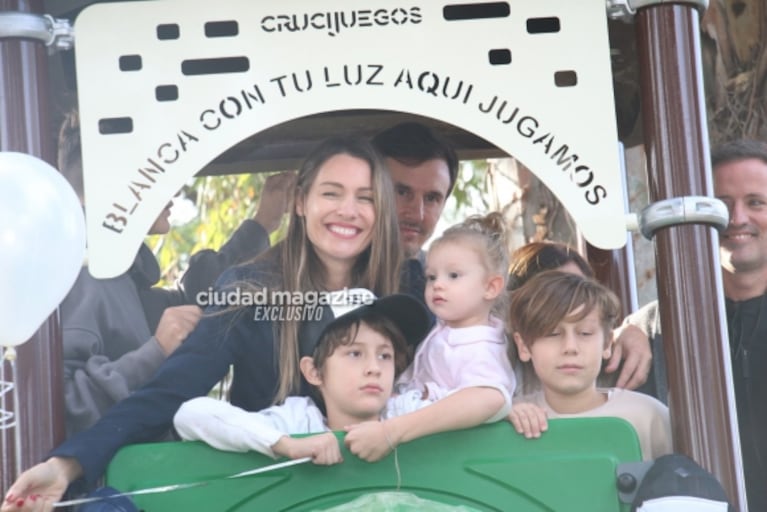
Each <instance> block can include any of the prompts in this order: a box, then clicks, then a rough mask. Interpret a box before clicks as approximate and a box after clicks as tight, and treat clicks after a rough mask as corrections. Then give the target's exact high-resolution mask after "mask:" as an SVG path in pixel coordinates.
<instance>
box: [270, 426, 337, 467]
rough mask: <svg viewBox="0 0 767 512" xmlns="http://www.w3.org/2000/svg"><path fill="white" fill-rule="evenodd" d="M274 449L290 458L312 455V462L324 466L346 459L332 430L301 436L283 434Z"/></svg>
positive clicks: (275, 451) (273, 446)
mask: <svg viewBox="0 0 767 512" xmlns="http://www.w3.org/2000/svg"><path fill="white" fill-rule="evenodd" d="M272 451H273V452H274V453H276V454H277V455H282V456H283V457H288V458H290V459H302V458H304V457H311V458H312V463H314V464H319V465H322V466H330V465H333V464H338V463H339V462H343V461H344V459H343V457H342V456H341V449H340V448H339V447H338V439H336V436H335V434H333V433H332V432H326V433H325V434H318V435H316V436H309V437H300V438H295V437H290V436H283V437H281V438H280V439H279V441H277V442H276V443H274V445H272Z"/></svg>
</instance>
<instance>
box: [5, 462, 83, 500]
mask: <svg viewBox="0 0 767 512" xmlns="http://www.w3.org/2000/svg"><path fill="white" fill-rule="evenodd" d="M81 473H82V468H81V467H80V463H79V462H77V461H76V460H75V459H65V458H60V457H53V458H52V459H48V460H47V461H45V462H43V463H40V464H38V465H36V466H33V467H32V468H30V469H28V470H27V471H25V472H23V473H22V474H21V475H20V476H19V478H18V479H16V482H15V483H14V484H13V485H12V486H11V488H10V489H8V492H7V493H6V495H5V498H4V500H3V504H2V507H0V511H1V512H31V511H34V512H42V511H49V510H53V504H54V503H56V502H57V501H59V500H61V497H62V496H63V495H64V492H65V491H66V490H67V487H68V486H69V484H70V482H72V481H74V480H75V479H76V478H77V477H78V476H80V474H81Z"/></svg>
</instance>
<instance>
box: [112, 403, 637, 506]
mask: <svg viewBox="0 0 767 512" xmlns="http://www.w3.org/2000/svg"><path fill="white" fill-rule="evenodd" d="M398 458H399V467H400V470H401V477H402V487H401V490H402V491H404V492H411V493H414V494H416V495H418V496H420V497H421V498H426V499H431V500H435V501H439V502H443V503H447V504H451V505H464V506H467V507H471V508H473V509H476V510H481V511H491V510H492V511H504V512H505V511H509V510H519V511H525V512H537V511H556V512H559V511H589V512H619V511H625V510H628V507H627V506H623V505H621V504H620V502H619V500H618V492H617V490H616V485H615V481H616V478H615V470H616V467H617V465H618V464H619V463H620V462H629V461H638V460H640V459H641V454H640V449H639V442H638V440H637V437H636V433H635V432H634V430H633V428H632V427H631V426H630V425H629V424H628V423H627V422H625V421H623V420H620V419H617V418H578V419H560V420H551V421H550V422H549V431H548V432H546V433H545V434H544V435H543V436H542V437H541V438H539V439H534V440H527V439H525V438H524V437H522V436H520V435H518V434H517V433H516V432H514V430H513V428H512V426H511V425H510V424H509V423H507V422H500V423H496V424H494V425H484V426H481V427H477V428H474V429H470V430H463V431H457V432H447V433H444V434H437V435H433V436H429V437H426V438H423V439H419V440H417V441H414V442H411V443H408V444H406V445H402V446H400V447H399V449H398ZM274 462H275V461H273V460H272V459H270V458H268V457H265V456H263V455H260V454H258V453H228V452H221V451H218V450H215V449H213V448H210V447H208V446H206V445H204V444H202V443H197V442H194V443H182V442H176V443H154V444H143V445H133V446H128V447H126V448H123V449H122V450H121V451H120V452H119V453H118V454H117V456H116V457H115V458H114V460H113V461H112V464H111V465H110V466H109V470H108V472H107V482H108V484H109V485H111V486H113V487H115V488H117V489H119V490H121V491H123V492H127V491H132V490H137V489H142V488H147V487H155V486H161V485H168V484H175V483H186V482H196V481H210V482H209V483H208V484H207V485H204V486H201V487H195V488H190V489H182V490H177V491H172V492H167V493H163V494H153V495H142V496H136V497H135V498H134V499H135V501H136V503H137V504H138V506H139V508H141V509H142V510H144V511H145V512H168V511H176V510H184V511H186V512H194V511H199V512H211V511H245V510H249V511H250V510H265V511H270V512H276V511H287V510H290V511H299V512H301V511H312V510H323V509H325V508H330V507H332V506H336V505H339V504H342V503H346V502H349V501H352V500H353V499H355V498H357V497H359V496H360V495H362V494H364V493H370V492H380V491H391V490H395V489H396V485H397V473H396V469H395V465H394V456H393V455H389V456H388V457H387V458H385V459H383V460H381V461H379V462H377V463H374V464H370V463H367V462H364V461H361V460H359V459H358V458H356V457H355V456H353V455H351V454H350V453H348V452H344V462H343V463H342V464H338V465H335V466H315V465H313V464H311V463H308V464H301V465H298V466H293V467H290V468H284V469H278V470H275V471H272V472H268V473H264V474H260V475H253V476H249V477H244V478H239V479H235V480H222V478H223V477H226V476H228V475H231V474H234V473H238V472H240V471H245V470H249V469H253V468H256V467H260V466H266V465H269V464H273V463H274Z"/></svg>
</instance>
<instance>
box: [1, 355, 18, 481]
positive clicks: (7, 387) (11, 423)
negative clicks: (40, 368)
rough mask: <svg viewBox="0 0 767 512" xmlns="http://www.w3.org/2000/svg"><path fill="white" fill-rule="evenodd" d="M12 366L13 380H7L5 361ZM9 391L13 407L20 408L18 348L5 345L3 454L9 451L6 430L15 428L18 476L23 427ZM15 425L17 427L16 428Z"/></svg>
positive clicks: (2, 388) (2, 392)
mask: <svg viewBox="0 0 767 512" xmlns="http://www.w3.org/2000/svg"><path fill="white" fill-rule="evenodd" d="M6 361H8V362H9V363H10V366H11V380H10V381H7V380H5V362H6ZM8 393H12V396H13V407H14V409H16V410H18V409H19V386H18V379H17V374H16V349H15V348H14V347H5V351H4V352H3V357H2V359H0V437H2V438H3V443H2V446H3V456H5V455H6V454H7V453H8V450H7V448H8V443H7V441H6V435H5V431H7V430H9V429H11V428H13V429H14V430H13V441H14V458H15V459H16V476H18V475H20V474H21V466H22V463H21V429H20V425H19V417H18V414H15V413H14V412H13V411H11V410H10V408H9V407H8V399H7V396H8ZM14 427H15V428H14Z"/></svg>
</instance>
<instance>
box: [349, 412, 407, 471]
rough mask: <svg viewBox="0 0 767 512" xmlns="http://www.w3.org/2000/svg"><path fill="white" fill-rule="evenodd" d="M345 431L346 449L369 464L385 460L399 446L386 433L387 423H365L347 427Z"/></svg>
mask: <svg viewBox="0 0 767 512" xmlns="http://www.w3.org/2000/svg"><path fill="white" fill-rule="evenodd" d="M345 430H346V439H345V440H344V443H345V444H346V447H347V448H349V451H350V452H352V453H353V454H354V455H356V456H357V457H359V458H360V459H362V460H366V461H368V462H375V461H377V460H381V459H383V458H384V457H385V456H386V455H387V454H388V453H389V452H390V451H392V450H393V449H394V448H395V447H396V446H397V443H396V441H392V438H391V437H390V435H389V433H388V432H387V431H386V422H383V421H365V422H363V423H358V424H356V425H351V426H348V427H345ZM391 443H394V444H391Z"/></svg>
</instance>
